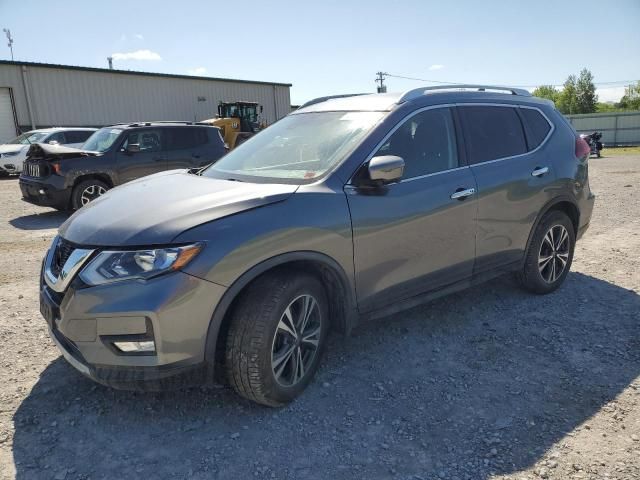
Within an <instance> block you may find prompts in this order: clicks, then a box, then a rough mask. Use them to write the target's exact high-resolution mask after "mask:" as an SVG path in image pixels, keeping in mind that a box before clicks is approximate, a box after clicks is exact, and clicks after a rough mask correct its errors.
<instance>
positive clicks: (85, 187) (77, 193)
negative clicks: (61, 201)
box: [71, 178, 110, 210]
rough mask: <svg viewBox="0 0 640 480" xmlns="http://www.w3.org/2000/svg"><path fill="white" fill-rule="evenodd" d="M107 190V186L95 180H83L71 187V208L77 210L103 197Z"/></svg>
mask: <svg viewBox="0 0 640 480" xmlns="http://www.w3.org/2000/svg"><path fill="white" fill-rule="evenodd" d="M109 188H110V187H109V185H107V184H106V183H104V182H103V181H102V180H98V179H97V178H89V179H88V180H83V181H82V182H80V183H78V184H77V185H76V186H75V187H73V192H72V193H71V208H72V209H73V210H78V209H79V208H81V207H83V206H84V205H86V204H88V203H89V202H92V201H93V200H95V199H96V198H98V197H100V196H102V195H104V194H105V193H106V192H107V190H109Z"/></svg>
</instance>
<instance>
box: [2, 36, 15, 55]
mask: <svg viewBox="0 0 640 480" xmlns="http://www.w3.org/2000/svg"><path fill="white" fill-rule="evenodd" d="M2 31H3V32H4V34H5V35H6V36H7V40H8V41H9V43H7V46H8V47H9V49H10V50H11V61H12V62H13V38H11V30H9V29H8V28H3V29H2Z"/></svg>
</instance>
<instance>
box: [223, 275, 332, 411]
mask: <svg viewBox="0 0 640 480" xmlns="http://www.w3.org/2000/svg"><path fill="white" fill-rule="evenodd" d="M328 329H329V318H328V305H327V297H326V294H325V291H324V288H323V287H322V284H321V283H320V282H319V281H318V280H317V279H316V278H315V277H313V276H311V275H308V274H305V273H300V272H295V271H291V272H279V273H277V274H267V275H265V276H263V277H261V278H259V279H258V280H256V281H255V282H254V283H253V284H252V285H251V286H250V287H249V288H248V290H247V291H246V292H245V293H244V294H243V295H242V296H241V297H240V298H239V299H238V301H237V304H236V306H235V308H234V310H233V312H232V318H231V324H230V326H229V331H228V334H227V343H226V352H225V370H226V374H227V379H228V381H229V383H230V384H231V385H232V386H233V388H234V389H235V391H236V392H237V393H238V394H240V395H241V396H243V397H245V398H248V399H249V400H253V401H255V402H258V403H261V404H263V405H268V406H271V407H278V406H281V405H284V404H286V403H288V402H290V401H291V400H293V399H294V398H295V397H296V396H298V395H299V394H300V393H301V392H302V391H303V390H304V389H305V387H306V386H307V384H308V383H309V382H310V381H311V379H312V378H313V376H314V374H315V372H316V370H317V369H318V365H319V363H320V358H321V356H322V352H323V350H324V347H325V343H326V338H327V332H328Z"/></svg>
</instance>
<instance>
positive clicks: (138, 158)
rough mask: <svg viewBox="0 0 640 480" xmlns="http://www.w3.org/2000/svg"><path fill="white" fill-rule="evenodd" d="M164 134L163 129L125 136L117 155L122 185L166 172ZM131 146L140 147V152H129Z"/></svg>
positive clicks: (129, 133)
mask: <svg viewBox="0 0 640 480" xmlns="http://www.w3.org/2000/svg"><path fill="white" fill-rule="evenodd" d="M163 133H164V129H161V128H146V129H136V130H131V131H129V132H128V133H126V134H125V139H124V142H123V143H122V145H121V146H120V148H119V149H118V152H117V154H116V159H117V160H116V161H117V165H118V178H119V180H120V183H124V182H129V181H131V180H135V179H136V178H140V177H144V176H146V175H151V174H152V173H156V172H160V171H162V170H166V168H167V157H166V155H165V153H164V136H163ZM130 144H136V145H138V146H139V151H137V152H130V151H128V150H127V149H128V146H129V145H130Z"/></svg>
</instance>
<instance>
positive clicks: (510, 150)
mask: <svg viewBox="0 0 640 480" xmlns="http://www.w3.org/2000/svg"><path fill="white" fill-rule="evenodd" d="M459 112H460V116H461V118H462V122H463V126H464V137H465V141H466V143H467V151H468V153H469V161H470V163H472V164H474V163H481V162H488V161H490V160H498V159H500V158H506V157H512V156H515V155H521V154H523V153H526V152H527V143H526V140H525V136H524V130H523V128H522V122H521V121H520V117H519V116H518V112H517V111H516V109H515V108H514V107H497V106H468V107H467V106H462V107H459Z"/></svg>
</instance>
